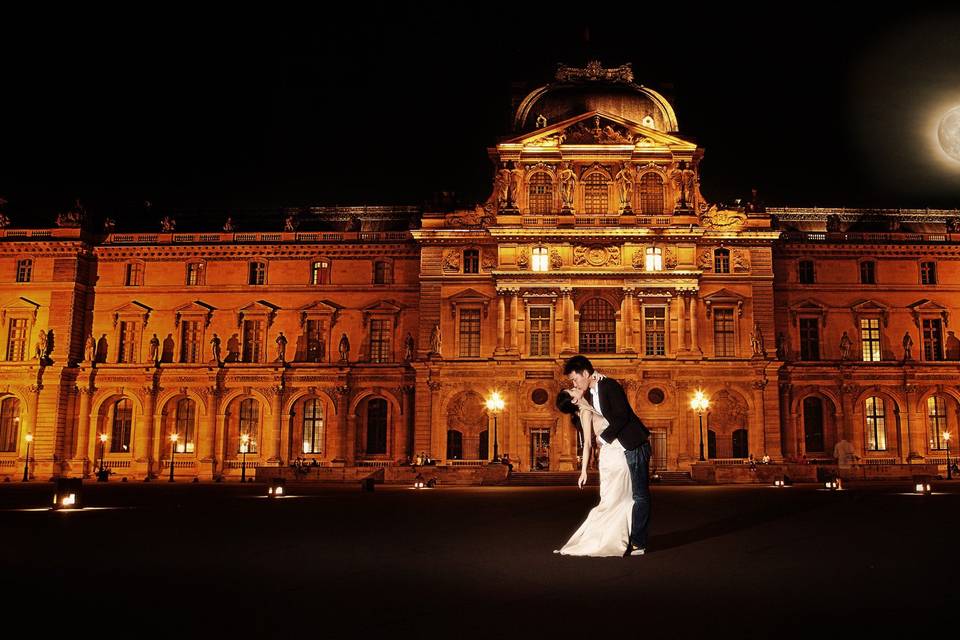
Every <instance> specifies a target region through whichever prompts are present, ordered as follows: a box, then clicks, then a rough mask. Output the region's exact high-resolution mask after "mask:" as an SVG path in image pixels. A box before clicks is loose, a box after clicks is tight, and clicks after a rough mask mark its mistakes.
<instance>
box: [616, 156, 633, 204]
mask: <svg viewBox="0 0 960 640" xmlns="http://www.w3.org/2000/svg"><path fill="white" fill-rule="evenodd" d="M614 182H616V184H617V195H619V196H620V213H626V212H628V211H630V210H631V207H630V203H631V202H632V201H633V170H632V168H631V167H630V165H629V164H627V163H626V162H624V163H623V165H622V166H621V168H620V171H619V172H618V173H617V175H616V176H615V177H614Z"/></svg>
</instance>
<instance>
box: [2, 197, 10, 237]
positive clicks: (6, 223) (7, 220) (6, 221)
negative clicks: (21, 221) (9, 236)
mask: <svg viewBox="0 0 960 640" xmlns="http://www.w3.org/2000/svg"><path fill="white" fill-rule="evenodd" d="M6 204H7V200H6V199H5V198H0V229H6V228H7V227H9V226H10V218H9V217H8V216H7V214H6V213H5V212H4V211H3V207H4V205H6Z"/></svg>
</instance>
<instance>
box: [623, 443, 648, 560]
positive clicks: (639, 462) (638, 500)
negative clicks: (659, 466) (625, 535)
mask: <svg viewBox="0 0 960 640" xmlns="http://www.w3.org/2000/svg"><path fill="white" fill-rule="evenodd" d="M624 454H625V455H626V456H627V466H628V467H630V481H631V483H632V484H633V513H632V516H631V519H632V521H633V524H632V525H631V527H630V544H632V545H633V546H635V547H640V548H641V549H646V548H647V526H648V525H649V524H650V476H649V470H650V442H649V441H648V442H644V443H643V444H642V445H640V446H639V447H637V448H636V449H633V450H632V451H624Z"/></svg>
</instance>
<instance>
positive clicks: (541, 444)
mask: <svg viewBox="0 0 960 640" xmlns="http://www.w3.org/2000/svg"><path fill="white" fill-rule="evenodd" d="M530 470H531V471H550V429H531V430H530Z"/></svg>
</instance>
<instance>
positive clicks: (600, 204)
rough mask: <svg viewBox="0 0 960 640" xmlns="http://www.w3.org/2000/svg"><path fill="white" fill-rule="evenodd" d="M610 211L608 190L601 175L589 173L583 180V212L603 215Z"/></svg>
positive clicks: (605, 181) (606, 183)
mask: <svg viewBox="0 0 960 640" xmlns="http://www.w3.org/2000/svg"><path fill="white" fill-rule="evenodd" d="M609 210H610V190H609V185H608V182H607V179H606V178H605V177H604V176H603V174H602V173H591V174H590V175H589V176H587V177H586V178H584V180H583V212H584V213H586V214H593V215H604V214H606V213H607V212H608V211H609Z"/></svg>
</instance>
